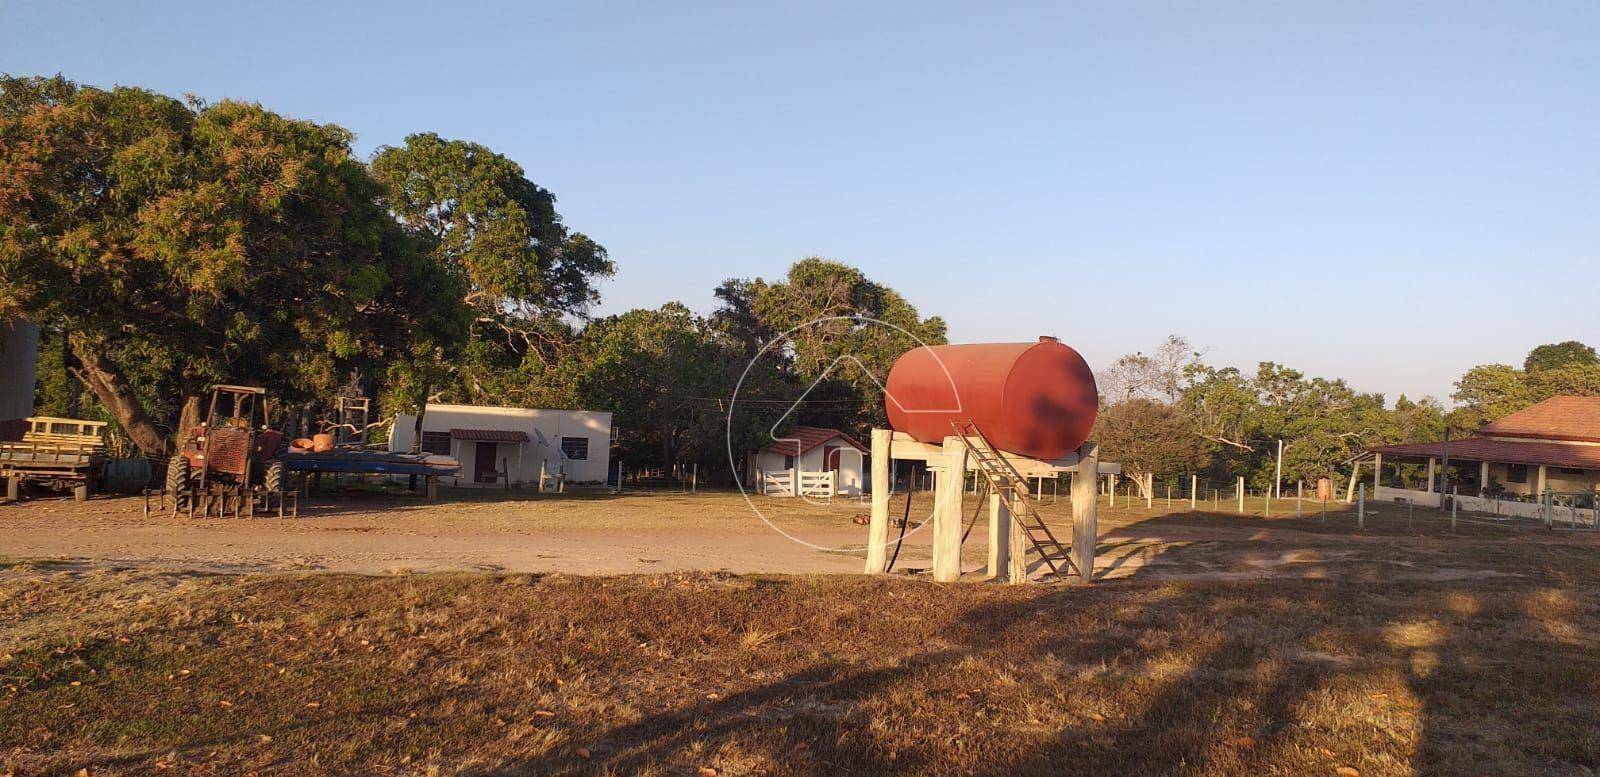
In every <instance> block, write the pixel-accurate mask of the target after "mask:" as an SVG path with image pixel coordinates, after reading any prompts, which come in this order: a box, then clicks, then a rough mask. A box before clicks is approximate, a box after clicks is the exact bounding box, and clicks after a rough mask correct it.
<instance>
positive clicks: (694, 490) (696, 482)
mask: <svg viewBox="0 0 1600 777" xmlns="http://www.w3.org/2000/svg"><path fill="white" fill-rule="evenodd" d="M689 493H691V494H698V493H700V462H698V461H697V462H695V463H694V470H693V471H691V472H690V473H689Z"/></svg>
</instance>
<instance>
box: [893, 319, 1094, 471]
mask: <svg viewBox="0 0 1600 777" xmlns="http://www.w3.org/2000/svg"><path fill="white" fill-rule="evenodd" d="M885 389H887V391H888V395H887V396H886V397H885V398H884V404H885V406H886V409H887V410H888V413H889V425H890V426H892V427H894V429H895V430H896V431H900V432H905V433H906V434H908V435H911V436H912V437H913V438H915V439H917V440H919V441H921V442H926V443H935V444H938V443H942V442H944V438H946V437H949V436H950V435H952V434H954V432H953V431H952V430H951V427H950V422H951V421H956V422H958V423H959V422H965V421H971V422H972V423H974V424H977V426H978V428H979V429H981V430H982V431H983V433H984V435H985V436H986V437H988V438H989V442H991V443H993V444H994V446H995V447H997V448H999V449H1000V450H1002V451H1006V452H1008V453H1015V454H1019V455H1022V456H1029V457H1032V458H1036V459H1057V458H1061V457H1063V456H1066V455H1067V454H1070V453H1072V452H1074V451H1076V450H1077V449H1078V447H1079V446H1080V445H1082V444H1083V442H1084V440H1087V439H1089V430H1090V429H1091V428H1092V427H1093V426H1094V419H1095V416H1096V415H1098V414H1099V408H1100V393H1099V389H1098V388H1096V386H1095V383H1094V373H1093V372H1092V371H1091V370H1090V369H1089V363H1088V362H1086V361H1084V360H1083V356H1081V355H1079V353H1078V352H1077V351H1075V350H1073V349H1072V348H1069V347H1067V346H1065V345H1062V344H1061V342H1060V341H1059V340H1057V339H1055V338H1054V337H1041V338H1039V341H1038V342H1036V343H974V344H969V345H933V346H924V347H921V348H917V349H914V350H911V351H907V352H906V353H905V354H903V355H901V357H900V358H899V359H898V360H897V361H895V363H894V367H892V368H890V370H889V380H888V381H887V383H886V384H885Z"/></svg>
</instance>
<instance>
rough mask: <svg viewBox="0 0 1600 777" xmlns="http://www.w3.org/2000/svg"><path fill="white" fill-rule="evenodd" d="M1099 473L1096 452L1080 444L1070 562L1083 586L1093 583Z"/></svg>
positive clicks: (1075, 479) (1074, 492)
mask: <svg viewBox="0 0 1600 777" xmlns="http://www.w3.org/2000/svg"><path fill="white" fill-rule="evenodd" d="M1099 471H1100V449H1099V448H1097V447H1096V446H1095V445H1094V444H1093V443H1084V445H1083V447H1081V448H1079V449H1078V474H1077V477H1074V478H1073V479H1072V561H1073V565H1074V566H1076V567H1077V568H1078V572H1079V573H1080V574H1081V575H1082V578H1081V579H1082V580H1083V582H1085V583H1090V582H1093V581H1094V551H1095V543H1097V542H1098V541H1099V537H1100V530H1099V526H1098V525H1097V523H1098V520H1097V519H1098V516H1097V514H1096V508H1097V505H1096V504H1095V502H1096V500H1095V497H1094V484H1095V482H1096V481H1097V478H1096V477H1095V473H1097V472H1099Z"/></svg>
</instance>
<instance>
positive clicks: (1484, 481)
mask: <svg viewBox="0 0 1600 777" xmlns="http://www.w3.org/2000/svg"><path fill="white" fill-rule="evenodd" d="M1488 490H1489V461H1488V460H1487V459H1485V460H1483V461H1480V462H1478V495H1479V496H1482V495H1484V494H1485V493H1487V492H1488Z"/></svg>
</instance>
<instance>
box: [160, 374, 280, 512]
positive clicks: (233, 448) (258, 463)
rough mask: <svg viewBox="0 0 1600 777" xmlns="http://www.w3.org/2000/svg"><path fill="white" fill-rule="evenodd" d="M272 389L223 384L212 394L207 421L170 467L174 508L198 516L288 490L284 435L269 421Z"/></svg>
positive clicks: (188, 438)
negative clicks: (210, 508)
mask: <svg viewBox="0 0 1600 777" xmlns="http://www.w3.org/2000/svg"><path fill="white" fill-rule="evenodd" d="M269 410H270V405H269V402H268V400H267V390H266V389H264V388H259V387H256V386H229V385H218V386H213V387H212V389H211V404H210V407H209V409H208V410H207V412H206V417H205V420H204V421H203V422H202V423H201V424H200V425H199V426H197V427H195V428H193V429H189V430H186V434H185V436H184V440H183V443H182V445H181V446H180V448H179V450H178V453H177V454H176V455H174V456H173V457H172V460H171V461H170V462H169V463H168V465H167V481H166V486H167V488H166V491H167V494H168V495H170V496H171V497H173V508H174V509H175V510H176V509H179V508H188V510H189V512H190V513H191V514H192V513H193V512H194V511H195V508H196V506H197V503H198V506H199V507H200V508H201V509H202V510H204V509H206V504H205V503H206V501H207V500H208V499H210V498H212V497H221V499H220V500H218V502H217V504H218V506H219V509H221V508H222V506H223V505H225V504H226V503H227V502H228V501H229V499H228V498H229V497H233V498H234V500H233V502H234V504H235V505H240V506H243V503H244V502H246V501H247V497H250V496H251V495H252V492H266V493H268V494H281V493H282V492H283V486H284V462H283V460H282V459H281V458H280V457H279V454H280V453H282V451H283V448H284V436H283V433H282V432H280V431H277V430H275V429H273V428H271V426H270V424H269V422H268V413H269Z"/></svg>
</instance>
